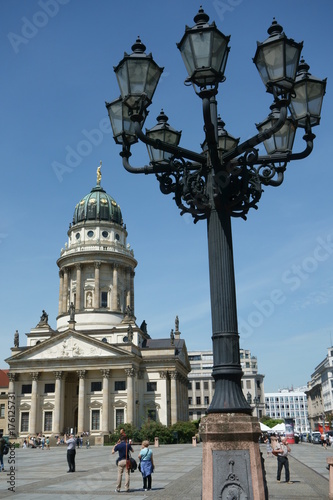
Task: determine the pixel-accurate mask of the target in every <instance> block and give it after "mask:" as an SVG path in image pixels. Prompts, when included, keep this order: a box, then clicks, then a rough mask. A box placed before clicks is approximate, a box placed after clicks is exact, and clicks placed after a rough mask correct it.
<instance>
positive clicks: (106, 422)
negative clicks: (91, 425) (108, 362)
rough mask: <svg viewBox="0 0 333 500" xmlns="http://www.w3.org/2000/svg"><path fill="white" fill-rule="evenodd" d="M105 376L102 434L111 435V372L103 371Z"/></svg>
mask: <svg viewBox="0 0 333 500" xmlns="http://www.w3.org/2000/svg"><path fill="white" fill-rule="evenodd" d="M101 372H102V375H103V414H102V432H105V433H106V434H108V433H109V377H110V370H101Z"/></svg>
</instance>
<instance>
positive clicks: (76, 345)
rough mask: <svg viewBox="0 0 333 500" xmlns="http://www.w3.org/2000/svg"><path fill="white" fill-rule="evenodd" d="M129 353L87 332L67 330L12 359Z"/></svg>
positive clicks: (25, 359) (28, 359) (45, 358)
mask: <svg viewBox="0 0 333 500" xmlns="http://www.w3.org/2000/svg"><path fill="white" fill-rule="evenodd" d="M121 355H127V356H128V353H127V352H125V351H123V350H122V349H119V348H118V347H114V346H112V345H110V344H105V343H104V342H101V341H99V340H96V339H94V338H91V337H88V336H87V335H86V334H83V333H80V332H76V331H74V330H67V331H66V332H63V333H61V334H58V335H56V336H52V337H51V338H50V339H48V340H44V341H43V342H41V343H40V344H37V345H35V346H33V347H31V348H29V349H26V350H25V351H24V352H22V353H18V354H16V355H15V356H13V357H12V358H11V359H8V360H7V362H8V361H9V362H10V361H11V360H14V359H15V361H16V360H20V361H33V360H48V359H49V360H57V359H61V360H64V359H71V358H92V357H93V358H96V357H101V358H102V357H108V358H109V357H113V356H117V357H119V356H121Z"/></svg>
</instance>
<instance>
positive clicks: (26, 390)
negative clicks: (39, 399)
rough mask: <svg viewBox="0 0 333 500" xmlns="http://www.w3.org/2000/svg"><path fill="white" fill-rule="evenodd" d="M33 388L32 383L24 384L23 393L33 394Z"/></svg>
mask: <svg viewBox="0 0 333 500" xmlns="http://www.w3.org/2000/svg"><path fill="white" fill-rule="evenodd" d="M31 389H32V385H31V384H22V394H31Z"/></svg>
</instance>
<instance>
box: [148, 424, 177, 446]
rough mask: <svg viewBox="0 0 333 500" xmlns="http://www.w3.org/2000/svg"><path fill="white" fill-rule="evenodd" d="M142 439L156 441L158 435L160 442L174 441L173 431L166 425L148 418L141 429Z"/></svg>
mask: <svg viewBox="0 0 333 500" xmlns="http://www.w3.org/2000/svg"><path fill="white" fill-rule="evenodd" d="M140 434H141V441H143V440H145V439H148V441H149V442H150V443H154V441H155V437H158V439H159V443H160V444H170V443H172V442H173V436H172V431H171V430H170V428H168V427H167V426H166V425H162V424H160V423H158V422H154V421H153V420H147V421H146V422H145V423H144V424H143V425H142V427H141V429H140Z"/></svg>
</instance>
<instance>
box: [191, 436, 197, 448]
mask: <svg viewBox="0 0 333 500" xmlns="http://www.w3.org/2000/svg"><path fill="white" fill-rule="evenodd" d="M196 445H197V438H196V436H193V437H192V446H196Z"/></svg>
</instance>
